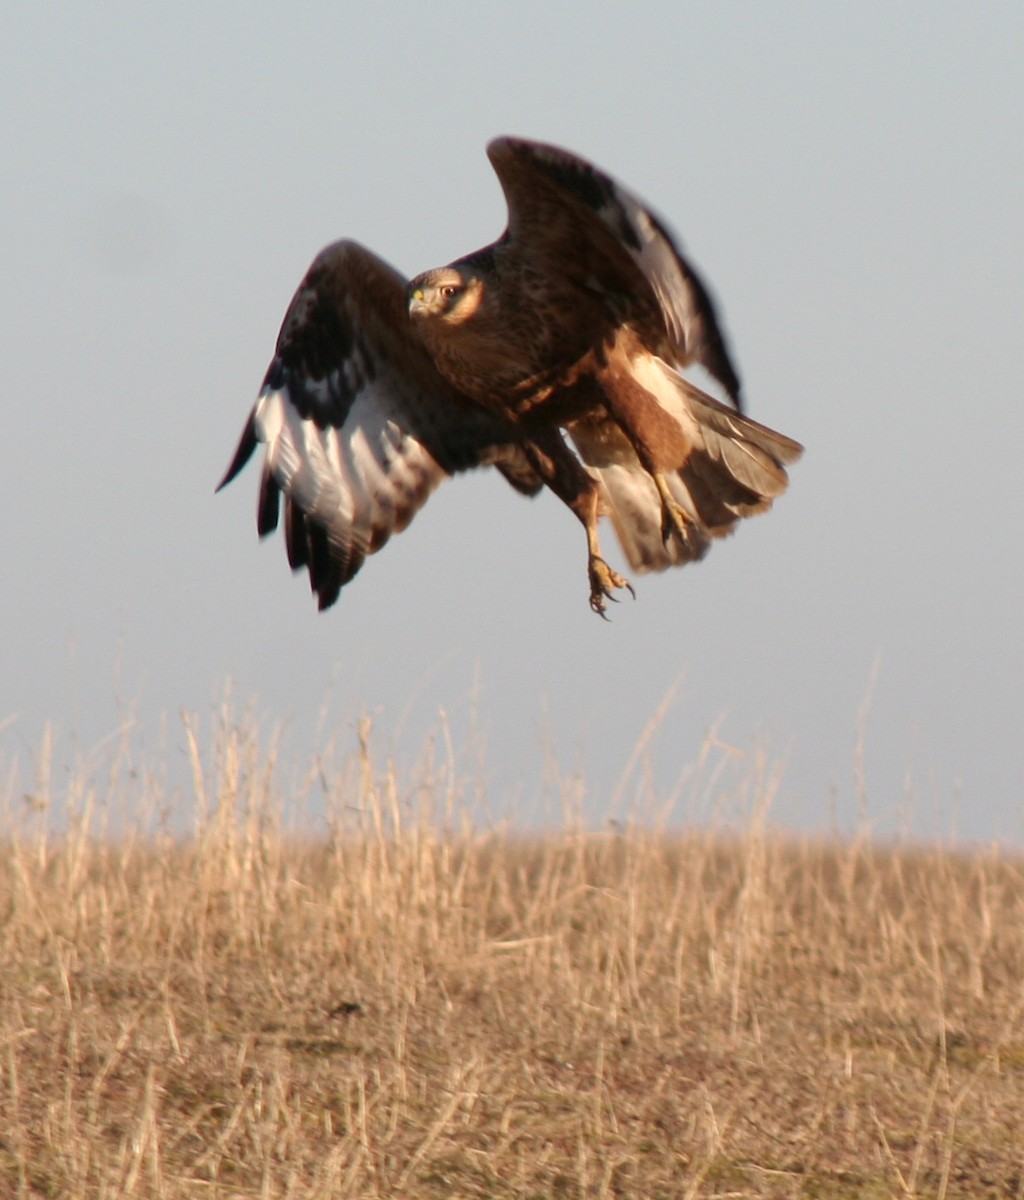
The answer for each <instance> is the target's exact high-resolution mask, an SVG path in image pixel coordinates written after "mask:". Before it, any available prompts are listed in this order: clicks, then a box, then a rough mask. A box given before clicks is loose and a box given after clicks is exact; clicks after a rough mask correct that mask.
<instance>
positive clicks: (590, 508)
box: [218, 137, 802, 616]
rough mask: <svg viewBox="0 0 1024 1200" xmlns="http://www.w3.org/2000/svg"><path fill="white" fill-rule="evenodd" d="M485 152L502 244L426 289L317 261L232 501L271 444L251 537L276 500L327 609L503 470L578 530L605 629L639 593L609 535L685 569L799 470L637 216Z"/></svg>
mask: <svg viewBox="0 0 1024 1200" xmlns="http://www.w3.org/2000/svg"><path fill="white" fill-rule="evenodd" d="M487 154H488V157H489V158H490V160H491V164H492V165H493V167H494V170H495V172H496V173H497V176H498V179H499V181H500V183H501V186H502V189H503V190H504V193H505V199H506V201H507V203H508V227H507V228H506V230H505V232H504V233H503V234H502V236H501V237H500V238H499V239H498V241H496V242H494V243H493V245H490V246H487V247H485V248H484V249H483V250H478V251H476V252H475V253H473V254H468V255H466V256H465V257H464V258H460V259H457V260H456V261H455V262H453V263H451V264H450V265H449V266H446V267H439V268H437V269H435V270H431V271H426V272H424V273H423V274H421V275H418V276H417V277H416V278H415V279H413V280H412V281H411V282H409V281H407V280H406V279H405V278H404V277H403V276H402V275H401V274H399V273H398V272H397V271H396V270H394V268H392V267H390V266H389V265H388V264H387V263H385V262H384V261H383V260H381V259H380V258H378V257H377V256H376V255H374V254H372V253H371V252H370V251H369V250H366V249H365V248H364V247H362V246H361V245H359V244H358V243H357V242H353V241H339V242H335V243H333V244H332V245H330V246H328V247H327V248H326V249H325V250H323V251H322V252H321V253H320V254H319V255H318V256H317V257H316V259H315V260H314V261H313V264H312V266H311V267H310V269H309V271H308V272H307V274H306V276H305V278H304V279H303V280H302V282H301V283H300V284H299V289H298V291H297V292H296V293H295V297H294V298H293V300H292V302H291V305H290V306H289V308H288V311H287V313H286V315H285V319H284V324H283V325H282V327H281V332H280V335H279V336H278V340H277V349H276V352H275V354H274V358H273V360H272V361H271V364H270V368H269V370H268V371H267V375H266V378H265V379H264V382H263V387H262V389H261V391H260V395H259V398H258V400H257V401H256V405H255V407H254V408H253V410H252V413H251V414H250V416H249V419H248V421H247V423H246V425H245V429H244V430H243V432H242V437H241V441H240V442H239V445H238V449H237V451H236V453H235V456H234V459H233V460H232V462H231V465H230V466H229V468H228V470H227V473H226V474H225V476H224V479H223V480H222V481H221V484H220V487H224V485H225V484H227V483H229V482H230V481H231V480H232V479H234V477H235V476H236V475H237V474H238V472H239V471H240V470H241V469H242V467H243V466H244V465H245V464H246V462H247V461H248V460H249V458H250V457H251V455H252V454H253V452H254V451H255V449H256V447H257V446H258V445H259V444H260V443H262V444H263V445H264V446H265V448H266V449H265V454H264V459H263V476H262V481H261V484H260V490H259V505H258V513H257V528H258V530H259V533H260V535H261V536H263V535H266V534H268V533H270V532H271V531H272V530H274V529H275V528H276V527H277V525H278V522H279V519H280V514H281V501H282V499H283V502H284V532H285V542H286V546H287V552H288V561H289V563H290V564H291V566H292V568H293V570H300V569H302V568H303V567H304V568H306V569H307V570H308V572H309V579H310V584H311V587H312V590H313V591H314V592H315V593H316V595H317V599H318V602H319V607H320V608H321V609H324V608H327V607H329V606H330V605H331V604H333V603H334V602H335V600H337V598H338V594H339V592H340V590H341V588H342V587H343V586H344V585H345V584H346V583H348V582H349V580H351V579H352V577H353V576H354V575H355V574H356V572H357V571H358V570H359V568H360V567H361V566H362V565H363V562H364V560H365V559H366V557H367V555H370V554H373V553H375V552H376V551H377V550H379V549H380V548H381V547H382V546H383V545H384V544H385V542H387V540H388V538H389V537H390V536H391V535H392V534H394V533H399V532H401V531H402V530H403V529H404V528H405V527H406V526H407V525H408V524H409V522H410V521H411V520H412V518H413V517H414V516H415V514H416V513H417V512H418V511H419V509H420V508H421V507H422V506H423V505H424V504H425V503H426V500H427V498H428V497H429V496H430V494H431V492H433V490H434V489H435V488H436V487H437V486H438V484H440V483H442V482H443V481H444V480H445V479H447V478H448V477H449V476H451V475H453V474H455V473H456V472H458V471H464V470H468V469H470V468H473V467H482V466H493V467H496V468H497V470H498V471H500V472H501V474H502V475H503V476H504V477H505V479H506V480H507V481H508V482H509V483H510V484H511V485H512V486H513V487H514V488H515V489H516V490H517V491H519V492H521V493H523V494H524V495H527V496H533V495H536V494H537V493H538V492H539V491H540V490H541V489H542V488H544V487H548V488H550V489H551V491H553V492H554V493H555V495H556V496H558V497H559V499H560V500H562V501H563V502H564V503H565V504H566V505H567V506H568V507H569V508H570V509H571V510H572V512H574V513H575V514H576V516H577V517H578V519H579V520H580V522H581V523H582V525H583V528H584V530H585V531H586V542H587V578H588V586H589V599H590V607H591V608H592V609H593V610H594V612H596V613H599V614H600V615H602V616H604V615H605V610H606V602H607V601H608V600H610V599H615V598H616V596H615V593H616V592H617V591H621V590H623V589H625V590H628V591H629V592H631V593H632V591H633V588H632V586H631V585H630V583H629V582H628V580H627V579H626V578H625V577H624V576H622V575H620V574H619V573H618V572H617V571H616V570H614V569H613V568H612V567H611V566H610V565H609V564H608V563H607V562H606V561H605V559H604V557H603V554H602V551H601V546H600V542H599V540H598V522H599V519H600V518H601V517H602V516H607V517H609V518H610V520H611V523H612V527H613V528H614V530H615V533H616V535H617V536H618V540H619V543H620V544H621V547H622V550H623V553H624V554H625V557H626V560H627V561H628V563H629V565H630V567H631V568H632V570H633V571H636V572H644V571H662V570H665V569H666V568H668V567H670V566H677V565H681V564H684V563H687V562H691V561H694V560H696V559H700V558H702V557H703V556H704V554H705V553H706V552H707V550H708V547H709V545H710V543H711V540H712V539H713V538H717V537H722V536H723V535H725V534H727V533H729V532H731V530H732V529H733V528H734V527H735V525H736V523H737V522H738V521H739V520H740V518H742V517H747V516H751V515H753V514H754V513H759V512H763V511H764V510H765V509H767V508H769V507H771V504H772V501H773V500H774V499H775V497H776V496H778V495H780V494H781V493H782V492H783V491H784V490H785V488H786V485H787V482H788V479H787V475H786V464H787V463H791V462H793V461H794V460H795V459H796V458H797V457H798V456H799V455H800V453H801V450H802V447H801V446H800V444H799V443H798V442H795V441H793V440H792V439H791V438H788V437H785V436H783V435H782V434H781V433H776V432H775V431H774V430H772V429H769V428H768V427H767V426H765V425H760V424H758V423H757V422H756V421H752V420H751V419H750V418H749V417H747V416H745V415H743V412H742V404H741V395H740V380H739V376H738V375H737V372H736V369H735V367H734V366H733V363H732V360H731V358H730V356H729V351H728V349H727V347H726V343H725V340H724V337H723V335H722V332H721V330H720V328H719V325H718V320H717V317H716V314H715V308H714V305H713V304H712V302H711V299H710V297H709V295H708V292H707V289H706V288H705V286H704V284H703V283H702V282H701V280H700V277H699V276H698V275H697V273H696V271H695V270H694V269H693V267H692V266H691V265H690V264H689V263H688V262H687V260H686V259H685V258H684V256H683V254H682V252H681V251H680V249H679V247H678V245H677V244H676V242H675V241H674V240H673V238H672V236H671V234H670V233H669V232H668V230H667V229H666V228H665V226H664V225H663V224H662V222H661V221H660V220H659V219H658V218H657V217H656V216H655V215H654V214H653V213H652V212H651V211H650V210H649V209H648V208H647V207H646V206H645V205H644V204H643V203H642V202H641V201H640V200H639V199H638V198H637V197H636V196H634V195H633V194H632V193H631V192H629V191H627V190H626V188H624V187H622V186H621V185H620V184H619V183H617V182H616V181H615V180H614V179H612V178H611V177H610V176H608V175H606V174H605V173H604V172H602V171H600V170H598V169H597V168H596V167H594V166H593V165H591V164H590V163H588V162H586V161H584V160H583V159H581V158H579V157H577V156H576V155H574V154H570V153H569V152H567V151H565V150H560V149H558V148H556V147H554V146H548V145H544V144H542V143H538V142H530V141H525V140H523V139H519V138H508V137H506V138H498V139H496V140H495V141H492V142H491V143H490V144H489V145H488V147H487ZM693 365H696V366H699V367H701V368H703V369H704V370H705V371H706V372H707V373H708V374H709V375H710V376H711V377H712V379H714V380H715V381H716V382H717V384H718V385H719V386H720V388H721V390H722V393H723V395H724V397H725V399H724V400H717V399H715V398H713V397H712V396H709V395H708V394H707V393H705V392H703V391H701V390H700V389H699V388H698V387H697V386H695V384H693V383H692V382H690V381H689V380H688V379H687V378H685V376H684V375H683V373H682V372H683V369H684V368H687V367H690V366H693ZM218 490H219V489H218Z"/></svg>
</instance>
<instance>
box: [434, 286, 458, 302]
mask: <svg viewBox="0 0 1024 1200" xmlns="http://www.w3.org/2000/svg"><path fill="white" fill-rule="evenodd" d="M437 290H438V291H439V292H440V293H441V295H442V296H443V297H444V298H445V300H450V299H451V298H452V297H453V296H455V295H458V291H459V289H458V287H456V285H455V284H454V283H443V284H441V286H440V287H439V288H438V289H437Z"/></svg>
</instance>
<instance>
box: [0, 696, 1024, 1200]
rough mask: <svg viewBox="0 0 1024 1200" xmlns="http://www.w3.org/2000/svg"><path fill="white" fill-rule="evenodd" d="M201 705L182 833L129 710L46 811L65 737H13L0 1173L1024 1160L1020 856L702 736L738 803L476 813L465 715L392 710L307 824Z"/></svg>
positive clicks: (483, 1180)
mask: <svg viewBox="0 0 1024 1200" xmlns="http://www.w3.org/2000/svg"><path fill="white" fill-rule="evenodd" d="M204 736H205V735H203V734H202V733H201V732H200V731H197V730H196V729H195V727H194V725H193V724H192V723H191V722H186V723H185V727H184V741H185V748H186V750H187V753H188V755H189V758H190V761H191V768H192V785H191V789H192V796H191V812H192V814H193V816H194V820H195V827H194V830H193V832H192V834H191V835H190V836H188V837H173V836H171V835H170V834H169V833H168V832H167V831H166V829H165V828H164V827H163V826H162V823H161V821H160V819H159V816H160V811H161V809H162V807H163V806H164V805H166V803H167V797H166V795H164V794H162V793H161V791H160V785H159V783H157V782H154V780H153V779H152V777H151V776H150V775H149V774H148V773H147V772H146V771H145V770H142V769H140V768H138V767H136V766H135V765H134V764H133V763H132V761H131V754H130V751H127V750H125V749H124V744H125V743H124V741H123V740H122V741H119V742H116V743H115V744H114V745H113V746H112V747H108V748H107V749H106V751H105V752H104V755H101V756H100V758H99V759H94V760H90V761H86V762H84V763H82V764H81V765H80V766H79V767H78V768H76V769H75V770H74V771H72V772H70V773H68V774H67V775H66V777H65V780H64V783H63V784H62V785H60V786H61V788H62V789H63V790H62V795H61V797H59V798H61V799H62V800H63V804H64V807H65V810H66V827H65V829H64V831H63V832H62V833H61V834H59V835H58V834H56V833H54V832H53V829H52V821H50V819H49V818H48V814H47V811H46V810H47V809H48V808H50V807H52V806H53V805H55V804H56V803H57V800H58V796H57V794H56V789H57V788H58V783H57V778H58V776H59V775H60V773H59V772H55V771H54V769H53V766H52V762H51V760H50V754H51V751H50V749H49V748H48V747H44V748H43V751H42V754H41V758H40V762H39V765H38V770H37V778H36V780H35V781H34V783H33V787H32V796H33V801H32V803H33V805H34V806H35V809H36V810H38V811H35V812H28V813H25V812H18V813H15V812H14V811H13V810H14V809H15V808H16V807H17V806H18V805H19V802H20V791H19V790H18V786H17V783H16V775H15V773H14V772H13V771H9V772H7V775H6V778H7V780H8V793H7V801H6V802H7V807H8V813H9V815H8V833H7V836H6V838H5V839H4V840H3V842H2V843H0V857H2V860H3V866H2V870H0V913H2V914H3V920H2V924H0V954H2V962H3V971H2V974H0V1111H2V1113H3V1114H4V1119H3V1123H2V1127H0V1194H3V1195H11V1196H18V1197H69V1198H73V1200H77V1198H82V1200H84V1198H86V1197H89V1198H93V1197H105V1198H109V1200H115V1198H121V1197H168V1198H171V1197H174V1198H178V1197H188V1198H189V1200H193V1198H196V1197H211V1198H213V1197H217V1198H224V1200H227V1198H229V1197H231V1198H234V1197H238V1198H241V1197H293V1198H295V1200H299V1198H302V1200H305V1198H309V1200H313V1198H324V1200H326V1198H327V1197H389V1198H397V1200H401V1198H406V1197H410V1198H411V1197H416V1198H424V1200H429V1198H431V1197H439V1198H440V1197H488V1198H499V1200H500V1198H501V1197H564V1198H567V1200H568V1198H572V1200H576V1198H580V1200H582V1198H584V1197H630V1196H637V1197H640V1196H643V1197H665V1198H669V1197H672V1198H675V1197H693V1198H697V1197H707V1198H710V1197H726V1196H779V1197H783V1196H785V1197H797V1196H804V1197H826V1196H828V1197H840V1198H841V1197H848V1198H858V1197H859V1198H864V1200H867V1198H875V1197H887V1196H921V1197H925V1196H929V1197H932V1196H934V1197H942V1198H943V1200H949V1198H952V1197H972V1198H975V1197H979V1196H985V1195H990V1196H1000V1197H1005V1196H1014V1195H1017V1196H1020V1195H1022V1194H1024V1183H1022V1156H1024V1136H1022V1126H1021V1117H1020V1114H1021V1113H1022V1112H1024V1028H1022V1024H1021V1018H1022V1012H1024V878H1022V870H1021V863H1020V862H1019V861H1017V860H1015V859H1011V858H1007V857H1005V856H1003V855H1001V854H1000V853H999V852H998V851H996V850H991V851H984V852H972V853H963V854H957V853H953V852H950V851H948V850H944V849H941V848H937V849H929V850H923V849H914V848H910V847H888V848H885V847H881V846H879V845H876V844H873V843H871V842H870V841H868V840H867V839H858V840H854V841H853V842H850V843H839V842H836V843H834V844H828V845H824V844H816V843H814V842H812V841H809V840H803V841H798V840H792V839H785V838H782V837H780V836H776V835H772V834H771V833H770V832H769V830H768V820H767V818H768V811H769V807H770V804H771V799H772V796H773V794H774V791H775V789H776V788H777V787H778V785H779V779H778V772H777V771H773V770H772V769H771V767H770V764H767V763H765V762H764V761H763V759H759V758H758V756H756V755H754V756H740V755H737V754H736V753H726V754H725V755H724V759H723V755H722V754H720V753H718V752H717V751H716V750H715V748H714V747H709V748H708V749H707V750H706V752H705V756H704V758H705V760H706V761H704V762H703V763H702V764H701V769H700V770H698V771H697V772H696V774H695V777H694V779H693V780H692V787H694V788H696V789H701V788H706V787H711V788H712V789H714V790H715V791H722V792H723V794H727V795H728V796H729V798H730V802H731V803H732V804H733V805H734V807H735V808H737V809H742V810H743V811H745V813H746V817H745V819H744V821H743V822H742V823H741V825H740V827H739V828H733V829H732V831H731V832H729V831H724V830H722V829H719V830H718V831H717V832H716V831H714V830H709V829H706V828H705V829H701V830H691V831H690V832H687V833H685V834H681V835H671V834H668V833H666V832H664V831H662V830H657V829H655V830H652V829H650V828H645V827H643V826H642V825H641V824H639V823H636V824H633V825H617V826H615V827H614V828H610V829H608V830H607V831H604V832H589V831H587V830H585V829H584V828H582V826H581V825H580V824H579V822H578V820H576V819H575V817H572V819H570V820H569V822H568V824H567V827H566V829H565V830H563V831H562V832H560V833H554V834H550V835H546V836H542V837H541V836H538V837H520V836H516V835H515V834H514V833H512V832H509V831H494V830H491V831H486V832H478V831H476V830H475V829H474V828H473V827H472V825H471V824H470V823H469V821H468V819H467V818H466V817H465V815H464V814H463V813H462V811H461V809H460V801H459V785H458V781H457V779H456V778H455V775H454V769H453V767H452V760H453V755H452V754H451V751H450V747H449V748H448V750H447V751H446V753H445V755H444V756H443V759H442V761H441V762H440V764H438V763H437V762H428V763H427V765H426V767H425V769H424V771H423V773H422V774H421V776H419V777H416V778H413V779H411V780H404V779H401V778H399V777H398V776H397V773H396V771H395V770H394V769H393V768H391V767H389V766H388V765H386V764H381V763H380V762H377V761H375V758H374V755H373V752H372V749H371V739H370V731H369V728H368V727H364V729H363V730H362V731H361V749H360V752H359V754H358V755H357V757H356V759H355V760H354V761H353V762H351V763H349V764H347V766H346V768H345V769H342V770H334V769H333V768H330V767H329V766H326V765H324V764H322V763H318V764H314V767H313V769H312V770H311V771H310V772H309V777H308V783H309V785H310V786H311V787H313V788H315V787H317V786H323V787H324V790H325V794H326V803H327V812H328V819H329V836H327V837H326V838H320V839H316V838H314V837H312V836H311V835H308V834H307V835H305V836H297V835H294V834H292V833H289V832H288V831H287V828H286V817H287V815H288V808H289V802H288V799H287V797H286V796H284V795H282V792H283V791H284V790H287V789H283V787H282V785H280V784H279V783H278V782H277V780H278V773H279V771H278V766H277V763H276V761H275V757H276V751H275V749H274V748H273V746H271V747H269V748H264V747H262V746H261V745H260V742H259V737H258V734H257V731H256V730H255V727H254V726H253V724H252V723H251V722H246V721H243V722H241V723H239V724H234V723H232V721H231V719H230V717H229V716H227V715H225V716H224V718H223V720H222V721H221V722H220V723H219V724H218V726H217V728H216V729H215V731H214V733H213V736H212V738H208V741H209V743H210V744H209V745H207V746H206V747H205V748H204ZM748 757H749V759H750V761H748ZM723 761H724V762H725V764H726V765H725V767H724V768H723V767H722V765H721V764H722V762H723ZM296 790H297V792H298V793H300V794H299V796H298V799H299V800H300V801H302V799H303V797H302V794H301V793H302V792H303V788H302V787H300V788H298V789H296ZM293 798H294V797H293ZM567 811H568V812H570V813H575V811H576V806H575V800H572V801H569V802H567ZM140 814H141V815H140Z"/></svg>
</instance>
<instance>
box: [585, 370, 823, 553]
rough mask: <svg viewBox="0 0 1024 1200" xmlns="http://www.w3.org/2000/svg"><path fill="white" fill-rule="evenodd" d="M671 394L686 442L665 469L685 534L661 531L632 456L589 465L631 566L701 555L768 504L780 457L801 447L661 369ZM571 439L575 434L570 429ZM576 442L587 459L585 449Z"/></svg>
mask: <svg viewBox="0 0 1024 1200" xmlns="http://www.w3.org/2000/svg"><path fill="white" fill-rule="evenodd" d="M669 377H670V382H671V385H672V390H673V392H674V396H673V398H672V399H671V401H669V402H666V399H665V396H664V391H663V389H661V388H659V391H660V392H662V395H661V396H659V397H658V399H659V402H660V403H662V405H663V407H665V408H667V409H670V411H672V414H673V415H674V416H675V417H676V418H677V419H678V420H679V422H680V425H681V426H682V428H683V430H684V431H685V433H686V435H687V440H688V441H689V442H690V444H691V448H690V451H689V453H688V455H687V457H686V460H685V462H684V463H683V465H682V466H681V467H680V468H679V469H678V470H675V471H667V472H665V473H664V476H663V477H664V480H665V483H666V484H667V485H668V490H669V493H670V495H671V497H672V499H673V500H674V501H675V503H676V504H677V505H678V506H679V507H680V508H681V509H682V511H683V514H684V516H685V518H686V525H687V535H688V536H687V537H685V538H683V537H679V536H676V535H674V534H673V535H672V536H670V537H668V538H667V539H666V538H665V537H664V536H663V509H662V500H661V496H660V494H659V492H658V489H657V487H656V485H655V482H654V480H653V478H652V477H651V476H650V475H649V474H648V473H647V472H646V471H645V470H644V469H643V467H642V466H641V465H640V463H639V461H638V460H637V459H636V457H635V456H634V455H630V456H629V457H628V458H626V459H624V460H620V461H617V462H612V463H608V462H607V460H605V461H603V462H600V464H599V465H590V468H589V469H590V471H591V473H592V474H593V475H594V476H595V477H596V478H597V479H598V481H599V482H600V484H601V487H602V492H603V499H604V502H605V511H606V513H607V515H608V516H609V517H610V518H611V522H612V525H613V527H614V529H615V532H616V535H617V536H618V539H619V542H620V543H621V544H622V549H623V551H624V552H625V555H626V558H627V560H628V561H629V564H630V567H631V568H632V569H633V570H634V571H640V572H643V571H664V570H665V569H666V568H668V567H671V566H677V565H680V564H682V563H686V562H691V561H693V560H695V559H699V558H702V557H703V556H704V554H706V553H707V550H708V548H709V546H710V544H711V539H712V538H719V537H724V536H725V535H726V534H728V533H731V532H732V530H733V529H734V528H735V527H736V524H737V523H738V521H739V520H740V519H741V518H743V517H749V516H753V515H754V514H755V513H759V512H764V511H765V510H766V509H769V508H771V505H772V501H773V500H774V499H775V497H776V496H779V495H781V494H782V493H783V492H784V491H785V490H786V486H787V484H788V483H789V477H788V476H787V474H786V466H785V464H787V463H791V462H794V461H795V460H796V459H797V458H799V456H800V454H801V452H802V450H803V447H802V446H801V445H800V443H799V442H795V441H793V439H792V438H788V437H786V436H785V435H783V434H781V433H776V432H775V430H774V429H769V428H768V427H767V426H766V425H761V424H759V423H758V422H757V421H752V420H751V419H750V418H749V417H745V416H742V415H741V414H740V413H738V412H736V411H735V410H734V409H731V408H729V407H727V406H726V405H724V404H720V403H719V402H718V401H717V400H714V399H712V397H710V396H708V395H706V394H705V393H704V392H702V391H700V389H699V388H696V387H694V386H693V385H692V384H691V383H689V382H688V381H687V380H685V379H683V378H682V376H680V375H678V374H677V373H676V372H674V371H670V368H666V378H669ZM574 440H577V439H576V438H575V435H574ZM577 445H578V446H579V449H580V451H581V453H582V455H583V458H584V461H586V460H587V458H588V454H587V448H586V446H585V445H580V443H579V441H578V440H577Z"/></svg>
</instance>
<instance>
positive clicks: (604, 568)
mask: <svg viewBox="0 0 1024 1200" xmlns="http://www.w3.org/2000/svg"><path fill="white" fill-rule="evenodd" d="M587 570H588V573H589V575H590V607H591V609H593V611H594V612H596V613H597V615H598V616H599V617H603V618H604V619H605V620H606V621H607V620H608V614H607V613H606V611H605V608H606V607H607V606H606V605H605V601H606V600H611V601H613V602H615V603H616V604H617V603H618V600H619V598H618V596H616V595H614V589H616V588H624V589H625V590H626V591H627V592H629V594H630V595H631V596H632V597H633V599H634V600H635V599H636V592H634V591H633V585H632V584H631V583H630V582H629V580H628V579H625V578H624V577H623V576H622V575H620V574H619V573H618V572H617V571H613V570H612V569H611V567H610V566H608V564H607V563H606V562H605V561H604V559H603V558H600V557H598V555H596V554H592V555H591V556H590V562H589V563H588V566H587Z"/></svg>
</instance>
